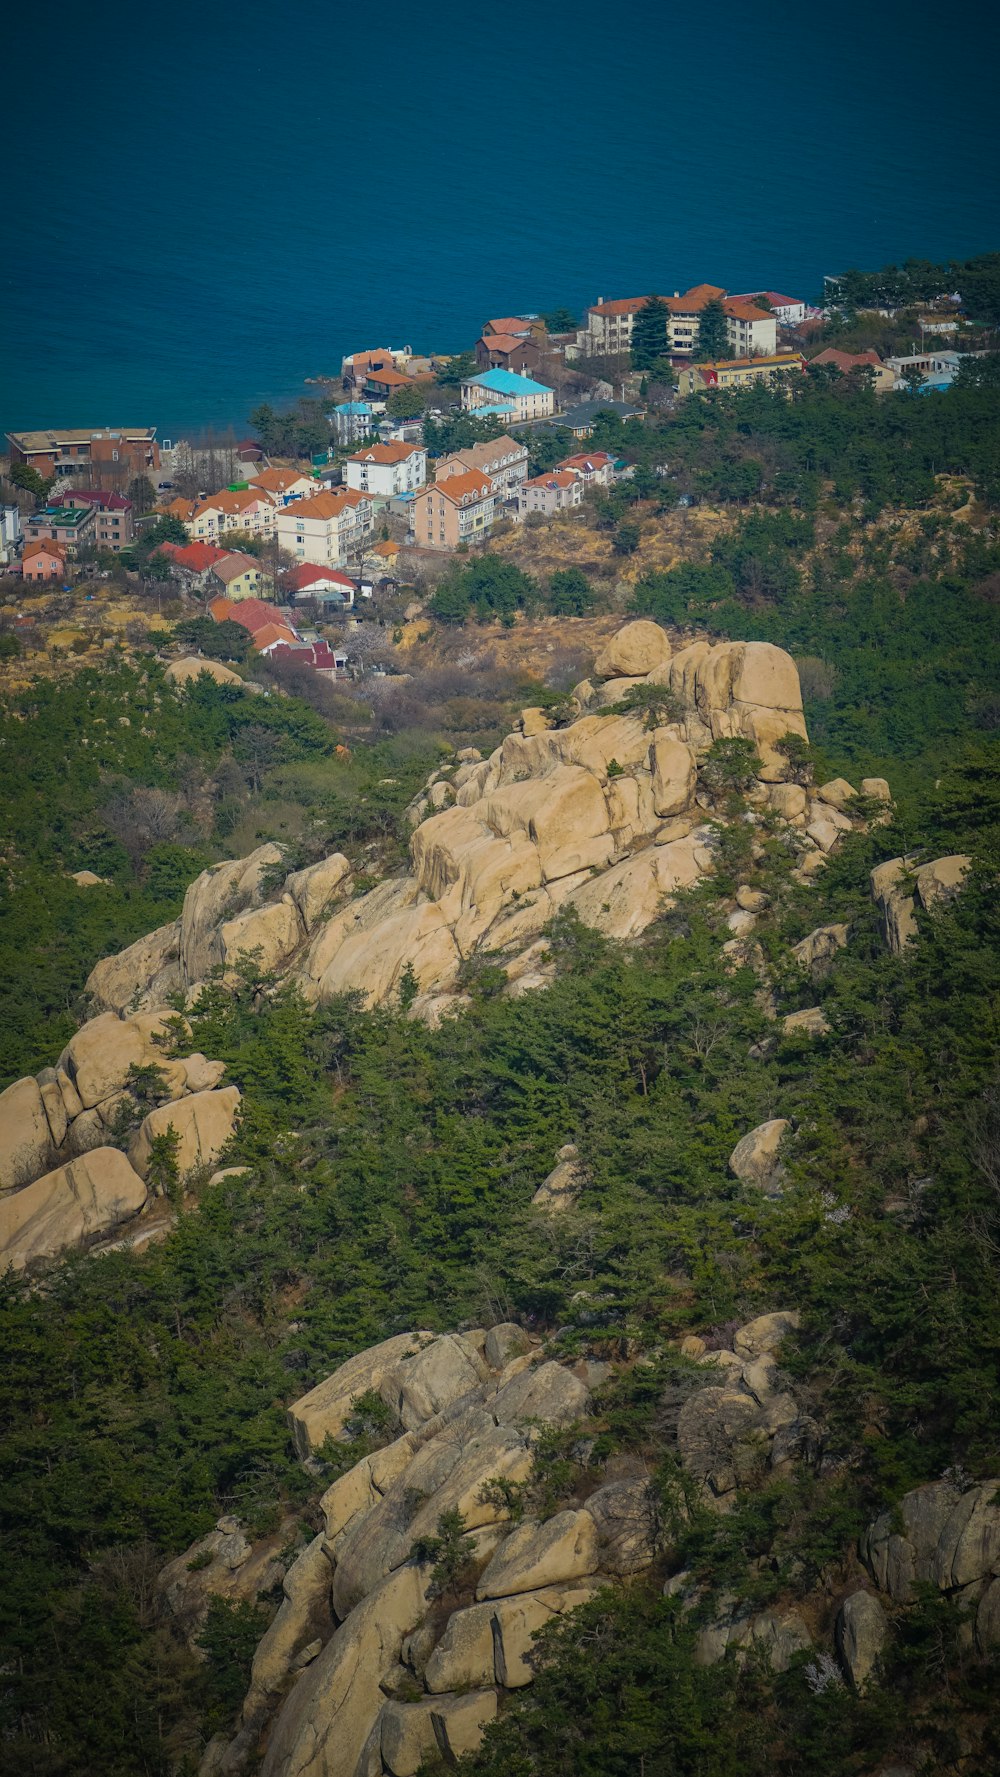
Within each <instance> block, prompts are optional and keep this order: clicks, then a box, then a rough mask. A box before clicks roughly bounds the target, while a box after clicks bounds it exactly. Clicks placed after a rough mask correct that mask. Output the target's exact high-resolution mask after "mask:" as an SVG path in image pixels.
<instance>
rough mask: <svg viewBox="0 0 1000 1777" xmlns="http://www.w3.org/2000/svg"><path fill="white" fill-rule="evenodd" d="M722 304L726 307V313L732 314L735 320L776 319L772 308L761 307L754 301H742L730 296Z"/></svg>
mask: <svg viewBox="0 0 1000 1777" xmlns="http://www.w3.org/2000/svg"><path fill="white" fill-rule="evenodd" d="M722 306H723V308H724V309H725V311H726V314H727V315H731V316H732V318H733V320H734V321H773V320H774V316H773V315H772V313H771V311H770V309H759V308H757V306H756V304H755V303H752V302H740V301H738V300H737V298H736V297H735V296H731V297H729V298H728V300H727V301H726V302H724V303H723V305H722Z"/></svg>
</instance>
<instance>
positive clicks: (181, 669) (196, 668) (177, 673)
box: [163, 654, 243, 687]
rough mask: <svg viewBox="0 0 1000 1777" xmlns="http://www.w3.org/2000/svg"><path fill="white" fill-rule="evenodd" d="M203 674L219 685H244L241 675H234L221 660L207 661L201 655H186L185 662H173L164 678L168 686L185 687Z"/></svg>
mask: <svg viewBox="0 0 1000 1777" xmlns="http://www.w3.org/2000/svg"><path fill="white" fill-rule="evenodd" d="M202 673H207V674H208V676H209V678H210V679H214V680H215V683H216V684H217V685H240V686H242V684H243V680H242V679H241V678H240V675H239V673H234V672H233V669H232V667H230V666H223V664H222V662H221V660H205V659H203V658H202V656H201V655H200V654H197V655H195V654H186V655H185V656H184V658H183V660H172V661H171V662H170V665H169V666H168V667H167V670H166V672H165V673H164V675H163V677H164V678H165V679H166V681H167V683H168V685H179V686H182V687H183V686H185V685H190V684H192V683H193V682H194V681H195V680H197V679H199V678H200V677H201V675H202Z"/></svg>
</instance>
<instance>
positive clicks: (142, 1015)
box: [0, 619, 964, 1208]
mask: <svg viewBox="0 0 1000 1777" xmlns="http://www.w3.org/2000/svg"><path fill="white" fill-rule="evenodd" d="M595 681H600V682H599V683H596V682H595V683H586V684H583V685H581V686H578V687H577V693H576V709H577V712H578V714H577V719H576V720H574V721H572V722H570V723H569V725H568V726H566V727H562V728H558V727H554V726H549V725H548V724H549V720H550V719H549V718H548V717H547V716H545V715H544V713H541V712H538V711H535V712H528V713H527V715H526V717H525V718H524V719H523V720H522V722H521V725H520V728H519V729H518V730H516V731H515V732H513V733H511V734H508V735H507V737H506V739H505V740H504V741H503V742H502V743H501V745H500V746H498V747H497V748H496V750H495V751H494V752H493V753H492V754H491V755H490V757H489V758H488V759H483V758H481V757H480V756H479V755H478V753H476V751H475V749H465V750H464V751H463V752H462V753H461V754H460V755H459V756H458V758H457V761H456V764H455V766H454V767H449V768H447V769H439V770H438V771H436V772H435V773H434V774H433V776H432V778H431V780H430V782H429V784H428V786H427V791H426V793H425V795H424V796H423V797H422V798H421V799H420V802H419V805H418V807H417V808H416V809H415V810H414V819H415V822H416V824H415V826H414V830H413V833H412V836H411V841H410V870H409V871H408V873H407V874H405V875H403V876H399V877H396V878H394V879H391V880H388V881H386V882H383V883H380V884H378V886H377V887H375V888H373V889H371V890H369V891H368V892H367V893H366V894H363V895H360V896H356V895H353V894H352V887H353V882H352V876H351V870H350V865H349V863H348V861H347V859H346V858H345V857H343V855H342V854H340V853H334V854H333V855H332V856H330V857H328V858H324V859H321V860H320V861H319V862H317V863H315V864H313V865H311V866H309V867H308V868H306V869H303V870H296V871H293V872H292V873H291V874H290V875H286V876H284V878H283V875H282V853H281V850H280V848H279V847H278V846H276V845H273V844H265V845H261V846H258V847H257V849H256V850H255V851H253V852H252V853H251V854H250V855H249V856H248V857H245V858H236V859H232V860H229V861H227V862H225V863H221V864H215V865H212V866H211V867H210V868H209V869H208V870H205V871H203V872H202V874H201V875H200V876H199V877H198V878H197V879H196V880H195V881H194V882H193V883H192V884H191V885H190V887H189V888H188V890H187V893H186V895H185V897H184V906H183V909H182V912H181V915H180V917H179V919H177V920H176V921H173V922H171V923H170V924H169V925H166V926H163V927H161V928H160V929H159V930H158V931H156V932H153V933H151V934H150V935H149V936H148V937H146V938H143V939H140V940H139V941H138V942H137V943H135V944H131V945H129V946H128V947H127V948H126V949H125V950H123V951H122V952H120V953H119V954H118V955H117V956H114V957H105V958H103V959H102V960H101V961H100V962H99V963H97V964H96V965H95V967H94V969H93V971H92V973H91V976H90V979H89V982H88V992H89V995H90V999H91V1003H92V1005H93V1007H94V1008H95V1011H96V1013H97V1016H96V1017H94V1018H92V1019H91V1020H90V1021H89V1023H87V1024H85V1025H84V1026H83V1027H82V1028H81V1030H80V1031H78V1032H77V1035H76V1036H75V1037H74V1038H73V1039H72V1041H71V1042H70V1043H69V1044H68V1045H67V1048H66V1051H65V1053H64V1054H63V1056H61V1057H60V1060H59V1062H58V1064H57V1066H56V1067H55V1068H54V1069H46V1070H44V1071H43V1073H42V1074H40V1075H39V1076H38V1078H37V1079H35V1080H23V1081H18V1082H16V1083H15V1085H14V1086H12V1087H10V1088H9V1089H8V1091H7V1092H6V1093H4V1094H3V1095H0V1192H2V1191H4V1190H16V1189H18V1188H20V1187H23V1186H24V1185H26V1184H29V1183H31V1182H34V1181H35V1180H37V1179H39V1178H41V1177H44V1176H45V1175H46V1174H48V1173H50V1172H52V1171H54V1170H55V1169H56V1168H58V1167H59V1166H60V1163H65V1162H66V1161H68V1160H70V1159H72V1158H73V1157H75V1156H78V1155H81V1154H84V1153H86V1152H88V1151H90V1150H93V1149H94V1148H97V1147H99V1146H102V1145H105V1144H106V1143H107V1140H108V1136H109V1134H110V1133H112V1132H113V1131H114V1130H115V1127H116V1118H117V1116H118V1113H119V1111H120V1109H121V1106H122V1104H123V1094H124V1093H125V1091H126V1086H127V1081H128V1076H129V1073H130V1070H131V1069H132V1068H137V1069H141V1070H149V1069H150V1068H153V1067H155V1068H156V1069H158V1071H159V1076H160V1089H159V1090H158V1092H156V1093H154V1096H158V1097H159V1098H160V1099H161V1100H163V1101H164V1103H161V1104H160V1105H159V1106H158V1107H157V1108H156V1109H155V1110H153V1111H152V1112H150V1115H149V1117H148V1118H147V1120H146V1124H145V1125H144V1128H143V1130H142V1131H140V1133H139V1136H138V1137H137V1138H136V1141H135V1144H134V1146H133V1149H132V1154H133V1158H134V1161H135V1164H136V1166H137V1167H139V1168H140V1169H145V1167H146V1165H147V1163H148V1150H149V1143H150V1140H151V1139H152V1137H153V1136H154V1135H155V1134H157V1133H160V1132H162V1130H163V1129H164V1128H165V1127H166V1126H167V1125H168V1124H169V1123H173V1126H174V1128H175V1129H177V1131H178V1133H179V1134H181V1136H182V1153H181V1166H182V1170H183V1171H189V1170H191V1169H193V1168H195V1167H197V1166H199V1165H201V1164H202V1163H204V1162H206V1161H208V1162H210V1161H211V1160H212V1159H214V1157H215V1156H216V1155H217V1154H218V1152H219V1150H220V1148H221V1146H222V1145H223V1143H224V1141H225V1139H226V1137H227V1135H228V1134H229V1132H230V1130H231V1128H232V1113H233V1112H234V1111H235V1100H234V1099H233V1098H232V1092H233V1089H232V1088H225V1089H223V1091H222V1092H221V1093H220V1092H218V1091H216V1090H215V1088H217V1087H218V1085H219V1080H218V1075H217V1073H216V1074H213V1073H212V1070H213V1068H215V1067H216V1066H217V1064H213V1063H211V1062H206V1061H205V1058H204V1057H201V1058H196V1057H194V1056H191V1057H188V1058H187V1059H186V1060H185V1061H178V1060H176V1059H169V1060H168V1059H166V1057H165V1049H164V1040H165V1037H166V1036H167V1026H168V1023H169V1021H170V1020H171V1019H172V1018H173V1017H174V1016H175V1015H174V1014H172V1013H171V1012H169V1011H168V1010H165V1001H166V1000H167V999H168V998H169V997H173V996H175V995H184V996H186V1003H187V1004H188V1005H193V1004H195V1003H196V1002H197V998H198V993H199V990H200V988H201V986H202V984H203V983H205V982H206V980H208V979H215V980H221V982H222V983H223V984H224V985H225V984H227V983H232V982H233V981H234V978H235V976H236V973H237V971H238V969H239V967H240V960H241V958H246V957H249V958H252V959H254V961H255V963H256V965H257V966H258V967H259V968H260V969H262V970H263V971H264V972H270V973H274V974H276V975H277V976H279V977H282V978H286V979H288V978H291V979H293V980H294V981H296V982H297V984H298V985H299V986H300V988H301V989H302V992H303V993H304V995H305V996H306V998H307V999H309V1000H313V1001H315V1000H319V1001H325V1000H329V999H331V998H333V997H334V996H337V995H340V994H344V993H354V992H357V993H359V994H360V995H361V996H362V997H363V999H364V1000H365V1001H367V1003H368V1004H370V1005H377V1004H384V1003H387V1002H388V1003H392V1002H393V1001H395V1000H397V999H398V998H399V996H400V995H401V993H402V990H403V988H404V986H405V987H406V988H407V989H408V992H409V999H408V1002H407V1003H410V1004H411V1016H414V1017H423V1018H426V1019H427V1020H428V1021H431V1022H434V1021H436V1020H437V1019H439V1018H440V1017H441V1016H442V1015H443V1014H444V1013H445V1012H446V1011H447V1010H448V1009H449V1007H460V1006H462V1005H464V1004H467V1003H468V1001H467V997H466V995H465V993H464V991H463V987H462V971H463V966H464V965H465V964H466V963H467V961H468V959H470V958H471V957H473V956H476V955H488V956H490V957H491V958H495V959H496V962H497V963H498V964H499V965H500V967H502V969H503V971H504V974H505V975H506V980H507V985H506V987H505V989H504V991H505V992H506V993H508V994H510V995H518V994H522V993H525V992H528V991H530V990H532V989H534V988H537V987H540V986H542V985H544V984H545V983H546V982H547V981H548V980H550V979H551V976H552V966H551V963H550V960H549V956H548V950H547V945H546V941H545V939H544V937H543V931H544V928H545V927H546V926H547V924H548V922H549V921H550V920H551V919H552V918H553V916H554V915H555V914H557V913H558V912H559V911H560V910H561V909H570V910H572V911H573V912H574V913H575V914H576V915H577V916H578V917H579V918H580V919H581V920H583V921H584V923H585V924H588V925H591V926H593V927H595V928H596V929H597V930H599V931H601V932H603V933H604V934H605V935H606V936H607V937H609V938H612V939H618V940H622V941H627V940H630V939H632V938H635V937H636V936H638V935H639V934H640V933H641V932H643V931H644V930H645V929H646V927H647V926H649V925H650V924H651V923H652V922H653V921H655V920H656V919H658V918H659V917H660V916H661V914H662V913H663V912H664V910H666V909H669V908H670V907H671V906H672V905H673V903H674V901H675V899H676V897H677V896H678V894H680V893H681V892H683V891H684V890H686V889H690V888H692V887H694V886H696V885H697V884H698V883H699V882H700V881H702V880H703V879H704V878H705V877H706V876H711V874H712V872H713V870H714V868H715V859H716V853H717V846H718V834H717V826H716V824H715V822H714V821H713V819H712V818H709V817H711V816H712V815H713V814H717V813H718V804H717V803H716V802H714V801H713V796H712V793H711V791H710V789H708V788H706V786H705V784H704V782H703V780H702V779H701V777H700V771H701V765H702V761H703V759H704V756H705V754H706V752H707V750H708V749H709V748H710V747H711V746H712V744H713V742H715V741H719V740H725V739H731V738H743V739H746V740H749V741H751V742H752V743H753V745H754V746H755V747H756V749H757V751H758V753H759V755H760V759H761V764H760V766H759V768H758V769H759V771H760V778H761V781H760V782H759V783H758V784H757V785H756V786H755V787H752V788H751V790H750V792H749V793H748V807H747V811H746V818H747V819H748V820H749V821H750V823H751V825H752V824H753V823H754V822H756V821H758V820H760V819H764V818H767V819H773V818H774V817H775V816H776V817H777V818H778V820H779V821H782V822H784V823H785V824H786V837H787V842H788V844H789V846H790V847H792V848H793V849H794V852H795V854H796V856H797V858H798V863H799V875H800V879H801V880H807V878H808V876H809V874H810V873H811V872H812V870H813V869H814V868H815V867H817V866H818V865H819V864H821V863H822V862H823V860H824V858H825V857H826V855H827V853H828V851H829V849H830V848H831V847H832V846H834V845H835V844H836V843H837V842H838V840H839V838H840V836H841V834H842V833H844V832H846V831H848V830H850V828H851V825H852V816H851V815H850V814H848V813H845V812H844V808H845V807H846V808H849V807H851V806H852V803H853V792H851V789H850V785H844V784H843V783H842V782H841V781H840V780H834V782H833V783H831V784H826V785H824V786H823V787H822V790H821V791H819V792H817V793H816V794H815V795H812V796H810V794H809V793H808V792H807V791H806V790H805V789H803V788H802V786H800V785H798V784H792V783H788V782H785V781H784V779H785V776H786V773H787V770H788V762H787V760H786V758H785V756H784V754H783V753H782V752H781V751H780V750H779V747H778V742H779V741H780V740H781V739H782V738H783V737H784V736H785V735H789V734H791V735H801V736H804V735H805V725H804V721H803V717H802V703H801V696H800V692H799V685H798V676H797V673H796V670H795V666H794V663H793V662H792V660H791V659H790V657H789V656H788V655H787V654H784V653H783V652H782V651H781V650H780V649H778V648H774V647H772V646H770V644H765V643H757V642H745V643H744V642H740V643H736V642H726V643H720V644H716V645H713V644H710V643H708V642H695V643H692V644H691V645H690V646H688V647H685V648H683V649H682V650H680V652H678V653H677V654H674V655H672V654H671V648H670V642H669V640H668V638H667V636H666V634H665V632H664V631H663V630H662V629H660V628H659V626H658V625H656V624H654V623H650V622H649V621H647V620H645V619H643V620H641V621H638V622H634V623H628V624H625V625H624V626H623V627H622V628H621V629H620V630H619V631H618V633H617V634H616V635H615V636H614V637H612V639H611V641H610V642H609V643H608V644H607V646H606V647H605V648H604V650H603V651H602V653H601V655H600V656H599V658H598V660H597V662H596V665H595ZM647 690H648V691H649V692H650V695H649V697H648V698H647V697H646V691H647ZM629 694H634V695H631V697H630V695H629ZM623 697H624V699H625V702H624V705H623V704H622V699H623ZM633 705H637V706H638V707H632V706H633ZM616 707H617V708H618V713H615V709H616ZM699 785H701V787H699ZM849 792H850V793H849ZM765 807H768V813H767V815H766V817H765V816H764V815H762V814H758V812H757V810H758V809H763V808H765ZM422 816H424V817H425V818H421V817H422ZM948 862H949V861H948V860H939V862H938V864H937V865H935V866H927V867H925V870H924V872H922V873H921V878H920V883H919V884H918V887H919V892H920V894H921V896H922V897H923V898H924V900H925V904H926V905H929V904H930V903H931V900H932V899H933V898H935V897H937V898H940V896H941V895H942V894H945V893H948V892H950V886H951V885H953V882H954V881H955V880H957V878H956V877H955V876H954V872H953V873H952V875H951V876H949V874H948V871H947V870H946V869H945V865H946V864H947V863H948ZM950 862H951V864H953V865H958V864H961V863H963V862H964V860H951V861H950ZM886 868H889V867H886V866H883V869H886ZM741 897H742V898H739V897H738V904H737V907H736V909H735V910H734V911H733V913H732V914H731V916H730V924H731V927H732V930H733V931H734V933H735V934H736V936H737V938H742V937H743V936H744V935H745V932H746V931H749V930H750V929H751V928H752V926H753V923H754V921H755V919H756V918H757V913H758V903H759V900H760V897H759V896H757V897H756V899H755V898H754V891H752V890H750V889H746V888H745V889H743V890H741ZM840 936H841V932H840V928H835V927H831V928H826V929H824V930H823V931H821V932H816V933H813V934H811V935H810V938H809V939H808V940H806V941H804V944H803V945H802V946H800V947H799V951H798V954H799V958H800V960H801V961H802V962H803V963H805V964H806V966H808V967H811V968H813V969H815V970H818V969H820V968H821V967H822V966H825V963H826V961H827V960H828V958H829V956H830V955H832V953H833V952H834V951H835V950H836V947H837V945H838V943H839V941H840ZM414 988H415V990H416V992H415V998H414V995H413V989H414ZM825 1028H826V1027H825V1021H824V1020H823V1015H822V1012H821V1011H820V1010H819V1009H818V1008H814V1009H811V1010H809V1011H807V1012H796V1013H793V1014H791V1015H790V1016H789V1017H788V1018H787V1019H786V1020H785V1029H786V1030H787V1031H788V1032H790V1033H794V1032H795V1031H796V1030H801V1031H802V1032H804V1033H805V1034H806V1035H815V1034H822V1033H823V1031H825ZM174 1034H175V1035H176V1029H175V1030H174ZM196 1063H200V1066H199V1065H196ZM206 1070H208V1071H206ZM227 1094H228V1095H229V1096H228V1097H227V1096H226V1095H227ZM194 1096H200V1097H201V1098H202V1099H203V1100H204V1104H202V1105H196V1104H194V1102H193V1097H194ZM188 1099H191V1100H192V1102H191V1103H190V1104H185V1105H184V1106H183V1108H180V1109H177V1110H176V1111H171V1113H170V1114H169V1115H168V1114H167V1112H166V1109H165V1106H177V1105H180V1104H181V1102H182V1101H186V1100H188ZM209 1112H217V1113H218V1115H217V1117H216V1118H215V1121H214V1123H213V1128H212V1130H209V1129H208V1127H207V1125H206V1124H205V1121H204V1119H205V1116H207V1115H208V1113H209ZM564 1182H565V1183H567V1184H568V1183H569V1182H570V1175H569V1170H568V1169H567V1170H566V1171H565V1172H564V1174H560V1175H559V1177H558V1178H557V1177H556V1175H553V1176H552V1177H551V1178H550V1179H549V1180H548V1181H546V1186H545V1187H543V1192H542V1196H541V1197H540V1199H539V1201H540V1202H543V1201H544V1202H546V1203H547V1205H548V1207H549V1208H553V1207H561V1206H563V1205H565V1204H567V1203H570V1202H572V1200H573V1191H572V1190H568V1189H567V1190H563V1189H562V1185H563V1183H564ZM557 1187H558V1188H557Z"/></svg>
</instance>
